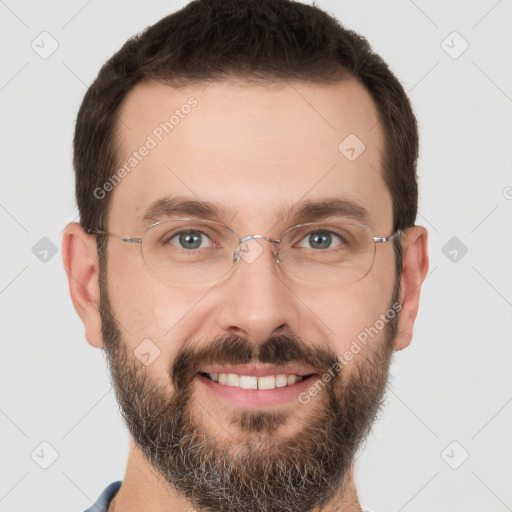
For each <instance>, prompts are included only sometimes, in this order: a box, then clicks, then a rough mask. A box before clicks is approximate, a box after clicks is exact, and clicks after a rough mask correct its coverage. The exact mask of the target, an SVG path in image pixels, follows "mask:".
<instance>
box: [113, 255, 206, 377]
mask: <svg viewBox="0 0 512 512" xmlns="http://www.w3.org/2000/svg"><path fill="white" fill-rule="evenodd" d="M112 253H113V254H112V256H111V255H110V254H109V264H108V294H109V299H110V303H111V306H112V310H113V313H114V315H115V318H116V321H117V323H118V324H119V326H120V329H121V332H122V336H123V342H124V343H125V344H126V345H127V347H128V350H129V351H130V352H131V353H132V354H133V355H134V357H136V358H138V359H139V360H140V361H141V364H145V366H146V367H147V368H148V370H147V371H148V372H149V373H150V374H151V375H152V376H153V378H154V379H156V380H161V381H162V383H165V384H167V385H168V384H169V377H168V370H169V367H170V364H171V362H172V361H174V359H175V357H176V355H177V353H178V351H179V350H180V348H181V347H182V346H183V344H184V343H185V342H186V341H187V340H190V339H193V338H194V336H195V335H196V334H197V333H196V332H195V329H194V326H195V325H197V324H198V322H193V317H194V308H195V306H196V304H197V303H198V300H199V299H200V297H198V294H197V292H192V291H190V290H189V291H187V290H184V289H180V288H172V287H170V286H167V285H165V283H162V282H161V281H159V280H157V279H155V278H154V277H153V276H151V274H149V273H148V271H147V270H146V267H145V266H144V264H143V262H142V261H138V259H137V258H133V259H132V260H130V259H129V258H127V257H126V255H125V256H124V259H123V254H115V251H112ZM112 262H115V263H112ZM199 324H200V322H199ZM147 354H149V355H147Z"/></svg>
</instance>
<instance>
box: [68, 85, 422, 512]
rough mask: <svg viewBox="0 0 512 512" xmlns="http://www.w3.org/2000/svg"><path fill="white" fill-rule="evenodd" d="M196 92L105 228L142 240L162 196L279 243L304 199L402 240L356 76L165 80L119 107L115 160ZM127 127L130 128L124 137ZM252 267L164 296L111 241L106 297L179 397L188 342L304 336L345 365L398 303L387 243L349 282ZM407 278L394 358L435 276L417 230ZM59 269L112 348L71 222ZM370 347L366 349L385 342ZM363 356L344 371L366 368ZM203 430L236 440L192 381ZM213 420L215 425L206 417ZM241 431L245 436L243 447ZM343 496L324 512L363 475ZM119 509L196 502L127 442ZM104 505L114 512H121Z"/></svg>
mask: <svg viewBox="0 0 512 512" xmlns="http://www.w3.org/2000/svg"><path fill="white" fill-rule="evenodd" d="M191 96H193V97H195V98H196V99H197V101H198V105H197V107H195V108H194V109H193V110H192V111H191V112H190V114H188V115H187V116H185V117H184V119H181V120H180V123H179V125H177V126H176V127H175V128H174V130H173V131H172V132H171V133H170V134H169V135H166V136H165V137H164V139H163V140H162V142H160V143H159V144H158V146H157V147H156V148H155V149H153V150H151V152H150V153H149V154H148V155H147V156H146V157H145V158H144V159H143V160H142V161H141V162H140V163H139V164H138V165H137V167H136V169H134V170H133V171H131V172H130V173H129V174H128V175H127V176H126V177H125V178H124V179H123V180H122V181H121V182H120V183H119V184H118V185H117V186H116V187H115V188H114V190H113V191H112V192H110V194H111V197H110V200H111V204H110V216H109V224H108V230H109V232H110V233H114V234H116V235H120V236H132V237H138V236H141V235H142V234H143V232H144V229H145V228H146V227H147V226H148V225H149V224H150V223H151V222H147V221H146V222H143V221H142V214H143V212H144V210H145V209H146V208H147V206H148V205H149V204H151V203H152V202H153V201H155V200H157V199H160V198H162V197H164V196H166V195H170V194H179V195H181V196H186V197H189V198H191V199H200V200H204V201H209V202H212V203H214V204H216V205H218V206H219V207H221V208H222V207H227V208H229V209H230V212H231V213H230V214H227V215H223V216H222V217H221V218H220V219H218V220H221V221H222V222H224V223H225V224H227V225H228V226H230V227H231V228H233V229H234V230H235V231H236V232H237V233H239V234H240V235H241V236H244V235H247V234H253V233H261V234H264V235H266V236H270V237H273V238H277V237H278V236H279V234H280V233H281V232H282V231H284V229H286V228H288V227H290V226H291V225H293V224H296V223H297V222H294V219H291V220H288V221H287V222H284V221H281V220H279V218H277V219H276V212H278V211H281V210H283V209H284V210H285V211H286V210H287V209H289V208H290V207H291V206H292V205H294V204H296V203H298V202H300V201H302V200H305V199H324V198H333V197H343V198H347V199H350V200H352V201H354V202H356V203H358V204H360V205H362V206H364V207H365V208H366V209H367V210H368V212H369V220H368V223H367V224H368V226H369V227H371V229H372V230H373V232H374V233H375V234H376V235H377V236H387V235H390V234H391V231H392V225H393V222H392V220H393V219H392V201H391V196H390V193H389V191H388V190H387V188H386V185H385V183H384V181H383V179H382V177H381V174H380V172H381V164H380V155H381V154H382V151H383V148H384V144H383V133H382V128H381V126H380V125H379V124H378V125H377V126H375V125H376V123H377V121H378V116H377V110H376V108H375V106H374V104H373V101H372V100H371V97H370V96H369V94H368V93H367V92H366V90H365V89H364V88H363V87H362V86H361V85H360V84H359V83H358V82H356V81H354V80H346V81H343V82H339V83H336V84H334V85H318V84H307V83H302V82H301V83H293V84H272V85H269V84H266V85H247V84H242V83H238V82H233V81H226V82H212V83H210V84H209V85H208V84H205V83H201V84H197V85H193V86H192V85H191V86H187V87H184V88H180V89H173V88H171V87H169V86H166V85H163V84H159V83H156V82H146V83H143V84H140V85H138V86H136V87H135V89H134V90H133V91H131V92H130V94H129V95H128V97H127V99H126V101H125V103H124V107H123V110H122V113H121V120H122V123H121V124H120V126H121V128H120V132H119V136H120V141H121V160H122V161H123V162H124V161H125V160H126V159H127V158H128V157H129V155H130V154H131V152H132V151H134V150H136V149H138V148H139V147H140V146H141V145H142V144H144V142H145V140H146V137H147V136H148V135H149V134H151V133H152V131H153V130H154V129H155V127H157V126H158V125H159V124H160V123H161V122H163V121H165V120H166V119H168V118H169V116H170V115H171V114H172V113H173V111H174V110H175V109H176V108H180V106H181V105H183V104H184V103H186V102H187V99H188V98H190V97H191ZM126 127H129V129H128V128H126ZM349 134H356V135H357V137H358V138H359V139H361V140H362V141H363V143H364V144H365V146H366V149H365V151H364V152H363V153H362V154H361V156H359V158H357V159H356V160H355V161H353V162H350V161H349V160H348V159H347V158H345V156H344V155H343V154H341V153H340V152H339V150H338V145H339V144H340V142H341V141H342V140H343V139H345V137H347V135H349ZM262 244H263V247H264V249H265V250H264V251H263V253H262V254H261V255H260V256H259V257H258V258H257V259H256V260H255V261H254V262H252V263H250V264H247V263H244V264H242V265H241V266H240V267H239V268H238V269H237V270H236V271H235V272H234V273H233V274H232V275H231V276H230V277H229V278H228V279H226V280H224V281H223V282H222V283H220V284H219V285H217V286H215V287H213V288H212V287H211V286H209V287H189V288H185V287H176V286H169V285H168V284H165V283H163V282H162V281H160V280H158V279H156V278H154V277H153V276H152V275H151V274H149V273H148V271H147V268H146V267H145V265H144V263H143V261H142V258H141V255H140V248H139V246H138V245H136V244H125V243H122V242H120V241H117V240H115V239H111V240H110V241H109V245H108V269H107V275H108V290H109V295H110V300H111V304H112V308H113V311H114V312H115V315H116V319H117V321H118V322H119V324H120V326H121V327H122V330H123V332H122V334H123V339H124V340H125V342H126V344H127V345H128V347H130V349H131V350H133V349H135V348H136V347H137V345H138V344H139V343H140V342H141V340H143V339H145V338H149V339H150V340H152V341H153V342H154V343H155V344H156V345H157V346H158V347H159V349H160V351H161V354H160V356H159V357H158V358H157V359H156V360H155V361H154V362H153V363H152V364H151V365H150V366H148V367H147V372H148V375H150V376H151V379H152V380H153V382H155V383H158V384H161V385H162V386H164V387H165V389H166V391H167V392H168V393H169V395H172V393H173V388H172V384H171V383H170V381H169V378H168V375H167V373H166V369H167V368H168V367H169V364H170V363H172V361H173V360H174V358H175V356H176V354H177V352H178V350H179V349H180V347H181V346H182V345H183V343H184V342H185V341H186V340H188V341H190V340H198V342H200V340H208V339H213V338H214V337H216V336H221V335H228V334H235V335H239V336H244V337H246V338H247V339H249V340H251V342H253V343H254V344H259V343H263V342H264V341H265V340H267V339H268V338H269V337H270V336H272V335H275V334H286V333H294V334H296V335H298V336H300V337H301V338H303V339H305V340H311V343H312V344H314V343H319V342H320V341H322V342H323V343H326V344H327V345H328V346H329V347H330V348H331V349H332V350H333V351H334V352H335V353H336V354H338V355H340V356H341V355H342V354H344V353H345V351H346V350H348V348H349V347H350V344H351V342H352V341H353V340H354V339H356V338H357V335H358V334H359V333H360V332H361V331H362V330H364V328H365V327H368V326H372V325H374V324H375V322H376V320H378V319H379V315H381V314H383V313H384V312H385V311H386V309H387V308H388V306H389V304H390V301H391V298H392V292H393V286H394V283H395V275H394V265H395V262H394V252H393V247H392V244H391V243H386V244H377V248H376V258H375V262H374V265H373V267H372V270H371V272H370V273H369V274H368V275H367V276H366V277H365V278H364V279H362V280H360V281H358V282H356V283H353V284H351V285H349V286H345V287H343V288H335V287H332V286H329V285H328V283H327V284H325V285H324V286H319V285H305V284H304V283H296V282H293V281H292V280H290V279H288V278H287V277H286V276H283V274H282V273H279V269H277V271H276V264H275V263H274V261H273V259H272V255H271V251H270V250H269V249H268V247H267V245H265V244H266V242H262ZM401 244H402V247H403V253H404V259H403V275H402V280H401V292H400V303H401V304H402V310H401V312H400V315H399V319H398V335H397V337H396V339H395V350H401V349H403V348H405V347H406V346H407V345H408V344H409V343H410V341H411V338H412V334H413V325H414V321H415V318H416V315H417V311H418V304H419V297H420V290H421V285H422V283H423V280H424V278H425V276H426V273H427V270H428V256H427V232H426V230H425V229H424V228H423V227H419V226H415V227H412V228H409V229H408V230H407V231H406V236H405V237H402V238H401ZM63 257H64V266H65V268H66V270H67V272H68V278H69V286H70V293H71V297H72V300H73V304H74V306H75V309H76V310H77V312H78V314H79V316H80V318H81V319H82V321H83V323H84V326H85V334H86V338H87V340H88V342H89V343H90V344H91V345H92V346H94V347H97V348H101V347H102V346H103V340H102V334H101V319H100V315H99V312H98V307H97V304H98V303H99V297H100V293H99V286H98V260H97V253H96V242H95V237H94V236H92V235H88V234H86V233H85V232H84V231H83V230H82V228H81V227H80V226H79V225H78V224H76V223H71V224H69V225H68V226H67V227H66V229H65V232H64V238H63ZM382 340H383V337H382V336H378V337H376V338H375V339H374V340H373V341H372V343H379V342H380V343H382ZM363 362H364V361H363V360H362V359H361V356H360V357H358V355H357V354H356V355H355V356H354V359H353V360H352V361H351V362H350V364H348V365H347V367H346V369H347V372H351V371H353V368H355V367H356V366H357V365H358V364H363ZM194 393H195V396H194V398H195V399H196V400H197V402H198V403H199V404H201V405H202V407H200V406H199V405H197V407H195V408H194V410H193V413H194V417H195V419H196V421H198V422H200V423H201V424H203V425H204V426H205V428H206V429H207V430H208V432H209V433H211V435H214V436H215V437H216V439H217V440H218V443H219V444H220V445H223V446H227V447H228V449H230V450H232V451H233V452H235V451H236V449H237V448H236V443H237V442H238V441H242V440H244V439H246V437H247V436H248V435H251V434H250V433H246V432H241V431H240V430H238V429H237V427H236V425H231V424H230V423H229V421H228V418H230V417H231V415H232V413H233V407H232V406H231V405H230V404H228V403H226V402H225V401H222V400H219V399H216V398H212V396H211V395H210V394H208V392H207V391H206V390H205V389H203V388H201V387H197V388H196V389H195V391H194ZM321 399H322V396H321V394H320V396H317V397H315V398H314V399H312V400H311V403H310V404H308V405H300V404H299V403H298V402H297V403H293V405H289V406H287V407H288V409H287V410H288V412H290V417H289V420H288V421H287V422H286V424H284V425H281V426H280V427H279V431H278V434H279V435H281V436H284V437H286V436H287V435H291V434H293V433H295V432H297V430H298V429H300V425H301V420H300V418H301V417H304V415H307V414H311V412H312V411H313V410H314V405H315V404H317V403H318V400H321ZM212 418H214V420H215V421H213V420H212ZM244 436H245V437H244ZM346 485H347V487H346V491H345V493H344V494H343V495H342V496H339V497H338V498H337V499H336V500H333V502H332V505H331V507H330V509H329V510H333V511H334V510H347V511H359V510H360V505H359V503H358V498H357V491H356V487H355V483H354V479H353V471H351V472H349V473H348V474H347V475H346ZM113 505H114V506H115V509H116V510H118V511H120V510H123V511H124V512H131V511H135V510H137V511H139V512H140V511H146V510H147V511H149V510H151V511H154V512H160V511H162V512H163V511H171V510H172V511H187V510H189V509H190V507H191V503H190V502H188V501H187V500H185V499H183V498H182V497H181V496H179V495H177V493H174V492H173V491H172V489H169V486H168V485H167V484H166V482H164V481H163V480H162V478H160V477H159V475H158V474H157V473H156V472H155V471H154V470H153V468H152V467H151V466H150V465H149V464H148V463H147V461H146V460H145V459H144V458H143V456H142V454H141V452H140V451H139V450H138V448H137V446H136V445H135V444H134V443H132V444H131V448H130V454H129V458H128V463H127V469H126V474H125V477H124V480H123V485H122V487H121V489H120V491H119V492H118V494H117V495H116V497H115V499H114V503H113ZM110 510H112V505H111V508H110Z"/></svg>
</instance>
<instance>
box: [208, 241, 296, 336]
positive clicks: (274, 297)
mask: <svg viewBox="0 0 512 512" xmlns="http://www.w3.org/2000/svg"><path fill="white" fill-rule="evenodd" d="M267 242H268V243H267ZM277 243H278V241H277V240H274V239H271V238H269V237H265V236H263V235H248V236H246V237H244V238H241V239H240V244H239V247H238V250H237V253H238V255H239V256H238V259H237V260H236V262H235V264H236V269H235V271H234V273H233V274H232V275H231V277H230V279H228V280H227V281H225V283H224V287H225V288H224V290H223V295H222V305H221V306H220V308H219V317H218V318H219V321H220V324H221V325H220V326H221V327H222V329H223V330H224V331H226V332H229V333H233V334H238V335H244V336H247V337H248V338H249V339H251V340H252V341H254V342H258V341H259V342H263V341H265V340H266V339H268V337H269V336H271V335H272V334H277V333H284V332H286V331H292V330H294V329H296V328H297V321H298V312H297V308H296V306H297V305H296V304H295V301H294V299H293V294H291V293H290V291H289V290H288V287H287V286H286V284H285V283H283V277H281V276H280V271H279V267H278V265H277V264H276V256H275V254H276V244H277ZM269 245H270V249H271V252H270V254H269V252H268V250H269V249H268V248H267V246H269Z"/></svg>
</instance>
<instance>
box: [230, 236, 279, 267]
mask: <svg viewBox="0 0 512 512" xmlns="http://www.w3.org/2000/svg"><path fill="white" fill-rule="evenodd" d="M259 240H261V241H259ZM263 240H266V241H268V242H270V243H271V244H275V243H277V241H275V240H272V239H271V238H267V237H265V236H262V235H248V236H246V237H244V238H243V239H242V241H241V243H240V244H239V245H238V247H237V248H236V250H235V252H234V253H233V257H232V261H233V263H235V264H238V263H239V262H240V260H244V261H245V262H246V263H249V264H250V263H254V262H255V261H256V260H257V259H258V258H259V257H260V256H261V255H262V254H263V251H264V250H265V248H264V245H263V243H262V241H263ZM278 252H280V251H276V250H274V249H273V247H272V255H273V257H274V260H275V261H276V263H279V261H278V258H277V255H278Z"/></svg>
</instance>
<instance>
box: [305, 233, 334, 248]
mask: <svg viewBox="0 0 512 512" xmlns="http://www.w3.org/2000/svg"><path fill="white" fill-rule="evenodd" d="M309 242H310V244H311V247H313V248H314V249H327V248H328V247H329V246H330V245H331V235H330V234H328V233H315V234H314V235H310V236H309Z"/></svg>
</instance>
